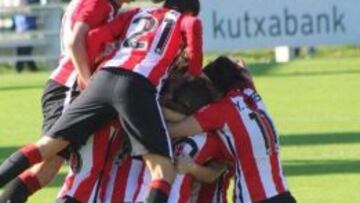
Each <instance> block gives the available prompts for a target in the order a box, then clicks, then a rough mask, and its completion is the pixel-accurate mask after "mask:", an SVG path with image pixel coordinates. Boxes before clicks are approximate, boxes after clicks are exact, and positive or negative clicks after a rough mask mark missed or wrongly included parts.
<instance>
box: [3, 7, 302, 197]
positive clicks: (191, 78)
mask: <svg viewBox="0 0 360 203" xmlns="http://www.w3.org/2000/svg"><path fill="white" fill-rule="evenodd" d="M158 1H162V0H158ZM128 2H130V0H72V1H71V3H70V4H69V5H68V7H67V9H66V12H65V14H64V16H63V20H62V25H61V33H60V37H61V57H60V60H59V65H58V67H57V68H56V69H55V71H54V72H53V73H52V74H51V76H50V79H49V81H48V82H47V84H46V86H45V88H44V92H43V97H42V111H43V127H42V136H41V137H40V139H39V140H38V141H37V142H36V143H34V144H30V145H26V146H24V147H22V148H21V149H19V150H18V151H16V152H15V153H13V154H12V155H11V156H10V157H9V158H8V159H7V160H5V161H4V162H3V163H2V164H1V165H0V187H3V186H5V188H4V192H3V193H2V194H1V196H0V203H20V202H26V201H27V199H28V197H29V196H31V195H32V194H33V193H34V192H36V191H38V190H39V189H41V188H42V187H44V186H46V185H47V184H48V183H49V182H50V181H51V180H52V179H53V178H54V177H55V176H56V174H57V173H58V171H59V169H60V167H61V166H62V164H63V162H64V161H65V160H67V162H68V163H69V165H70V166H71V167H70V168H71V170H70V171H69V174H68V176H67V177H66V180H65V182H64V184H63V186H62V188H61V190H60V192H59V195H58V197H57V200H56V201H57V202H59V203H60V202H64V203H85V202H104V203H105V202H113V203H122V202H147V203H164V202H169V203H177V202H179V203H180V202H183V203H185V202H186V203H187V202H201V203H221V202H227V193H228V190H229V183H230V180H234V186H233V197H232V200H231V202H236V203H243V202H249V203H250V202H261V203H294V202H296V200H295V199H294V197H293V196H292V195H291V193H290V191H289V188H288V186H287V184H286V180H285V177H284V174H283V171H282V166H281V163H280V157H279V140H278V135H277V132H276V130H275V127H274V124H273V122H272V120H271V117H270V116H269V114H268V112H267V111H266V109H265V106H264V103H263V101H262V98H261V97H260V96H259V94H258V93H257V91H256V89H255V86H254V83H253V80H252V77H251V75H250V73H249V71H248V69H247V67H246V65H245V63H244V62H243V61H235V60H232V59H230V58H228V57H224V56H222V57H219V58H217V59H215V60H214V61H212V62H210V63H209V64H207V65H206V66H205V67H204V68H202V60H203V54H202V25H201V20H200V19H199V18H198V17H197V15H198V13H199V10H200V3H199V1H198V0H164V3H163V5H162V6H154V7H151V8H134V9H130V10H126V11H121V12H120V13H119V14H118V10H119V8H120V7H121V5H122V4H123V3H128ZM153 2H155V3H159V2H157V1H156V0H153Z"/></svg>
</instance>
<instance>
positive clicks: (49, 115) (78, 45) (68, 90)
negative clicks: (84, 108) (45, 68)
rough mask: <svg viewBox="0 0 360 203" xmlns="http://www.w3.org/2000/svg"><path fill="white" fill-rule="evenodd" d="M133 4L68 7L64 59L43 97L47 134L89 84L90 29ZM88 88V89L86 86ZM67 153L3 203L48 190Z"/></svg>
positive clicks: (85, 1)
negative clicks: (87, 45) (81, 90)
mask: <svg viewBox="0 0 360 203" xmlns="http://www.w3.org/2000/svg"><path fill="white" fill-rule="evenodd" d="M128 1H130V0H111V1H110V0H73V1H71V2H70V4H69V5H68V6H67V9H66V12H65V14H64V16H63V18H62V24H61V33H60V41H61V56H60V60H59V65H58V67H57V68H56V70H55V71H53V73H52V74H51V76H50V78H49V80H48V82H47V83H46V85H45V87H44V92H43V96H42V113H43V126H42V133H43V134H46V133H47V132H48V131H49V129H50V128H51V127H52V126H53V124H54V123H55V121H56V120H57V119H58V118H59V117H60V116H61V114H62V113H63V112H64V110H65V109H66V108H67V107H68V105H69V104H70V102H72V101H73V100H74V99H75V97H76V96H77V95H79V93H80V91H79V88H78V86H79V83H78V82H77V81H79V82H81V83H82V84H87V83H88V81H89V78H90V75H91V62H90V61H89V60H88V57H87V54H86V53H87V52H86V41H85V38H86V36H87V33H88V31H89V30H90V29H92V28H95V27H98V26H100V25H102V24H105V23H107V22H109V21H111V20H112V19H113V18H114V17H115V16H116V14H117V11H118V8H119V7H120V6H121V5H122V4H123V3H124V2H128ZM82 86H84V85H82ZM67 156H68V152H67V150H63V151H62V152H60V153H59V156H54V157H52V158H50V159H47V160H46V161H44V162H42V163H40V164H37V165H35V166H34V167H32V168H31V169H29V170H27V171H26V172H24V173H22V174H21V175H20V176H19V177H18V178H16V179H15V180H13V181H12V182H11V183H10V184H9V185H8V186H7V187H6V188H5V191H4V193H3V194H2V196H1V197H0V202H7V201H11V202H13V203H20V202H25V201H26V200H27V198H28V196H30V195H31V194H33V193H34V192H36V191H37V190H39V189H40V188H41V187H43V186H46V185H47V184H48V183H49V182H50V181H51V180H52V179H53V178H54V176H55V175H56V174H57V172H58V170H59V169H60V166H61V165H62V163H63V161H64V158H66V157H67Z"/></svg>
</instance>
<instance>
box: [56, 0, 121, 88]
mask: <svg viewBox="0 0 360 203" xmlns="http://www.w3.org/2000/svg"><path fill="white" fill-rule="evenodd" d="M117 10H118V6H117V5H116V4H115V3H114V1H111V0H72V1H71V2H70V3H69V5H68V6H67V8H66V11H65V14H64V15H63V18H62V22H61V30H60V54H61V55H60V59H59V65H58V67H57V68H56V69H55V70H54V71H53V72H52V74H51V76H50V79H52V80H55V81H56V82H57V83H59V84H61V85H64V86H67V87H70V88H72V87H74V85H75V84H76V79H77V72H76V71H75V69H74V65H73V63H72V61H71V58H70V56H69V52H68V50H67V49H66V44H67V43H68V42H69V41H70V39H69V38H70V37H71V33H72V29H73V26H74V24H75V22H84V23H86V24H88V25H89V27H90V29H93V28H95V27H98V26H100V25H102V24H105V23H107V22H109V21H111V20H113V19H114V17H115V16H116V14H117Z"/></svg>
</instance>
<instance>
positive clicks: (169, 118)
mask: <svg viewBox="0 0 360 203" xmlns="http://www.w3.org/2000/svg"><path fill="white" fill-rule="evenodd" d="M162 113H163V115H164V117H165V120H166V122H169V123H176V122H179V121H181V120H183V119H185V118H186V115H185V114H182V113H179V112H176V111H173V110H171V109H169V108H166V107H162Z"/></svg>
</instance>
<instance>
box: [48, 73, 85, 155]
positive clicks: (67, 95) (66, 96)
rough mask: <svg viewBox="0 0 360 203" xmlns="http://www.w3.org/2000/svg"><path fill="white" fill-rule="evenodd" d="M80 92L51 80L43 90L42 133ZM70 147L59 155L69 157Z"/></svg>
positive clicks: (49, 127)
mask: <svg viewBox="0 0 360 203" xmlns="http://www.w3.org/2000/svg"><path fill="white" fill-rule="evenodd" d="M79 94H80V92H79V91H77V90H75V87H74V89H72V88H69V87H66V86H64V85H60V84H58V83H57V82H55V81H53V80H49V81H48V82H47V83H46V85H45V87H44V91H43V95H42V98H41V107H42V115H43V124H42V135H45V134H48V131H49V130H50V129H51V127H52V126H53V125H54V124H55V122H56V121H57V120H58V119H59V118H60V116H61V115H62V114H63V112H64V110H65V109H66V108H67V107H68V106H69V105H70V103H71V102H72V101H73V100H74V99H75V98H76V97H77V96H78V95H79ZM69 153H70V148H66V149H64V150H62V151H61V152H59V153H58V155H59V156H61V157H63V158H65V159H68V158H69V156H70V154H69Z"/></svg>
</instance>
